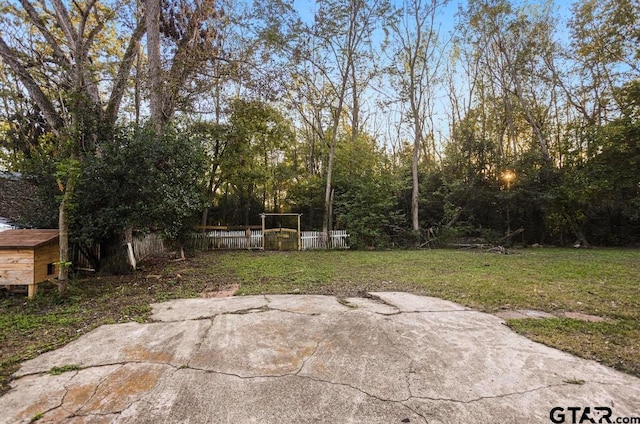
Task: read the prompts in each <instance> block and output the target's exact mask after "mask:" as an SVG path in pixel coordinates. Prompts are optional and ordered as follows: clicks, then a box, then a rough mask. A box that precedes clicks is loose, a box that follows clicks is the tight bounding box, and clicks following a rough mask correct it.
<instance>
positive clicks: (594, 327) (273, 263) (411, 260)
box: [195, 249, 640, 376]
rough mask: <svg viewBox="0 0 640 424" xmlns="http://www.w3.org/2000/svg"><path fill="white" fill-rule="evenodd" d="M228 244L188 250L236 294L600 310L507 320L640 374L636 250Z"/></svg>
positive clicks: (639, 261)
mask: <svg viewBox="0 0 640 424" xmlns="http://www.w3.org/2000/svg"><path fill="white" fill-rule="evenodd" d="M510 253H511V254H507V255H500V254H492V253H487V252H481V251H460V250H457V251H454V250H422V251H385V252H359V251H353V252H352V251H346V252H335V251H333V252H332V251H329V252H301V253H297V252H293V253H292V252H289V253H271V252H256V253H247V252H235V253H224V254H210V255H204V256H200V257H198V258H196V259H195V262H196V263H197V264H198V269H199V272H203V271H204V272H206V273H211V274H215V273H221V274H224V275H228V276H231V275H235V278H236V279H237V281H238V282H240V283H241V286H240V291H239V292H238V294H245V295H248V294H260V293H274V294H275V293H319V294H333V295H336V296H338V297H348V296H364V295H366V293H367V292H370V291H406V292H411V293H416V294H422V295H428V296H435V297H439V298H443V299H447V300H452V301H454V302H458V303H461V304H463V305H466V306H470V307H473V308H476V309H479V310H482V311H487V312H497V311H500V310H504V309H536V310H541V311H546V312H551V313H554V314H556V315H559V316H560V315H562V313H563V312H582V313H586V314H590V315H597V316H600V317H604V318H607V319H608V321H607V322H600V323H591V322H584V321H579V320H574V319H568V318H559V319H542V320H532V319H526V320H510V321H509V322H508V325H509V326H510V327H511V328H512V329H514V330H515V331H517V332H519V333H521V334H524V335H526V336H527V337H529V338H531V339H533V340H536V341H539V342H542V343H545V344H548V345H550V346H554V347H557V348H559V349H562V350H565V351H568V352H571V353H574V354H576V355H579V356H582V357H585V358H589V359H595V360H598V361H600V362H602V363H605V364H607V365H610V366H612V367H615V368H617V369H620V370H622V371H625V372H628V373H630V374H634V375H638V376H640V251H638V250H615V249H602V250H600V249H597V250H596V249H523V250H513V251H511V252H510Z"/></svg>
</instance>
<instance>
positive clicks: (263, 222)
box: [260, 213, 302, 250]
mask: <svg viewBox="0 0 640 424" xmlns="http://www.w3.org/2000/svg"><path fill="white" fill-rule="evenodd" d="M268 216H297V217H298V250H302V238H301V235H302V233H301V232H300V217H301V216H302V214H301V213H261V214H260V218H261V220H262V250H264V246H265V238H266V237H265V230H266V228H265V218H266V217H268Z"/></svg>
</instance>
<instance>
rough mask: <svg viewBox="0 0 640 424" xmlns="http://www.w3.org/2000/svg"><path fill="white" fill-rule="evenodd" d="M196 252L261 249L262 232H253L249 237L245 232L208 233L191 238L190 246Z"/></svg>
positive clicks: (192, 235) (217, 231) (195, 234)
mask: <svg viewBox="0 0 640 424" xmlns="http://www.w3.org/2000/svg"><path fill="white" fill-rule="evenodd" d="M189 247H191V248H193V249H195V250H227V249H228V250H240V249H261V248H262V231H260V230H257V231H251V235H250V236H249V237H247V233H246V232H245V231H220V230H216V231H208V232H206V233H194V234H191V236H190V246H189Z"/></svg>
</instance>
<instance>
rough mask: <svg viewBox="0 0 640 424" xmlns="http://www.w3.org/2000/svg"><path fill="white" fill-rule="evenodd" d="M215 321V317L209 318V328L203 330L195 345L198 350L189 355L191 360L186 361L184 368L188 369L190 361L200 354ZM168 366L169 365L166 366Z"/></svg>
mask: <svg viewBox="0 0 640 424" xmlns="http://www.w3.org/2000/svg"><path fill="white" fill-rule="evenodd" d="M215 319H216V316H213V317H211V318H209V320H210V322H209V326H208V327H207V328H206V329H205V330H204V332H203V334H202V336H201V337H200V338H199V339H198V341H196V345H197V346H198V349H197V350H196V351H195V352H194V353H193V354H192V355H191V358H190V359H189V360H188V361H187V363H186V366H187V367H188V366H189V365H190V363H191V361H192V360H193V359H194V358H195V357H197V356H198V354H199V353H200V349H202V345H203V344H204V341H205V340H206V339H207V337H208V336H209V332H210V331H211V328H213V321H214V320H215ZM167 365H169V364H167Z"/></svg>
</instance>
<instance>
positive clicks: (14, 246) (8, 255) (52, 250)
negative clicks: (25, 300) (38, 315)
mask: <svg viewBox="0 0 640 424" xmlns="http://www.w3.org/2000/svg"><path fill="white" fill-rule="evenodd" d="M59 258H60V246H59V244H58V230H6V231H2V232H0V286H27V287H28V292H29V297H30V298H31V297H33V296H35V294H36V290H37V287H38V283H41V282H43V281H46V280H49V279H51V278H55V277H56V275H57V266H56V265H54V263H56V262H58V261H59Z"/></svg>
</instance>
